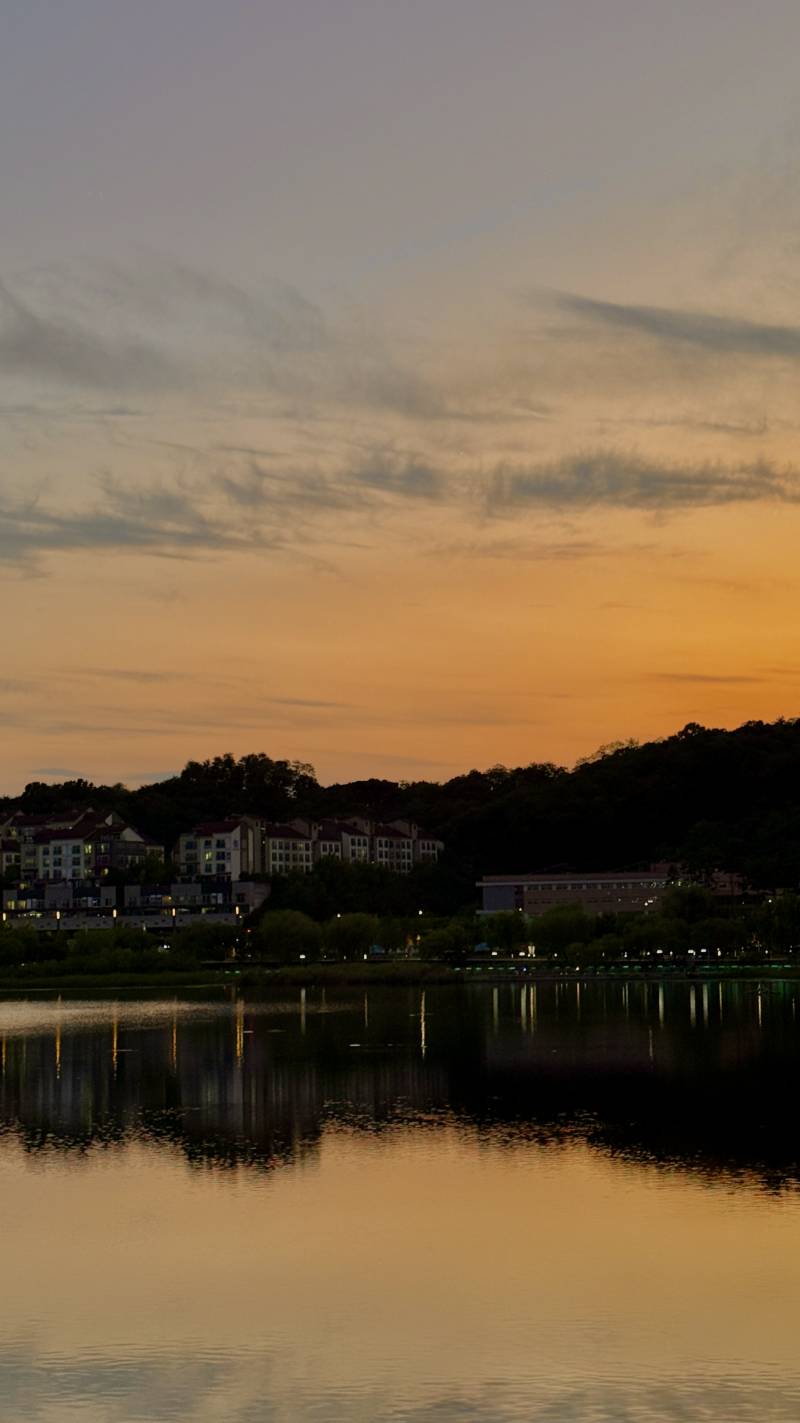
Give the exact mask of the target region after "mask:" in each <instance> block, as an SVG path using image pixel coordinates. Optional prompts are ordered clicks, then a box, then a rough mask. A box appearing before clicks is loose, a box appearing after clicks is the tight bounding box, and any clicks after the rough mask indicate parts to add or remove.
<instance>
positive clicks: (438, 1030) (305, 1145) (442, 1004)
mask: <svg viewBox="0 0 800 1423" xmlns="http://www.w3.org/2000/svg"><path fill="white" fill-rule="evenodd" d="M184 1007H185V1005H182V1009H183V1008H184ZM1 1011H2V1010H0V1015H1ZM99 1019H100V1021H94V1022H93V1023H92V1025H91V1026H89V1027H85V1028H78V1027H75V1026H72V1025H70V1020H69V1013H68V1012H67V1011H66V1005H65V1010H64V1011H63V1012H62V1009H61V1006H60V1005H58V1004H54V1005H53V1014H52V1023H51V1024H50V1023H48V1025H47V1027H46V1028H45V1027H39V1028H37V1030H36V1031H35V1032H34V1031H31V1032H29V1033H25V1032H20V1031H16V1032H13V1033H12V1032H8V1031H7V1032H6V1033H4V1034H3V1035H2V1038H1V1039H0V1067H1V1072H0V1123H1V1124H2V1130H3V1133H4V1135H5V1136H6V1137H9V1136H10V1137H12V1138H13V1139H14V1140H18V1141H21V1142H22V1143H23V1145H24V1146H25V1148H26V1149H27V1150H29V1151H31V1152H43V1151H57V1150H62V1151H71V1152H85V1151H88V1150H89V1149H90V1148H93V1147H103V1146H111V1145H113V1144H114V1143H119V1142H124V1141H128V1140H134V1139H144V1140H149V1141H152V1142H158V1143H163V1144H165V1145H168V1146H169V1147H171V1148H173V1149H176V1150H178V1151H180V1152H181V1153H183V1154H184V1156H185V1157H186V1159H187V1160H188V1161H190V1162H192V1163H194V1164H197V1165H206V1166H209V1167H218V1168H230V1167H234V1166H239V1165H247V1166H251V1167H254V1168H260V1169H262V1170H272V1169H276V1168H278V1167H281V1166H286V1165H289V1164H291V1163H293V1162H298V1161H301V1160H304V1159H308V1158H309V1157H311V1156H313V1154H314V1153H315V1152H316V1151H317V1150H318V1148H319V1143H320V1141H321V1138H322V1136H323V1134H324V1133H325V1132H326V1131H327V1130H331V1129H334V1128H337V1127H338V1128H347V1129H349V1130H355V1131H361V1132H380V1131H383V1130H386V1129H388V1128H392V1127H396V1126H397V1124H398V1123H414V1124H417V1125H421V1126H424V1127H426V1128H427V1129H431V1130H435V1129H437V1128H440V1127H441V1126H442V1125H443V1124H446V1125H448V1126H453V1125H455V1126H456V1127H458V1128H459V1129H460V1130H463V1131H469V1132H481V1133H491V1134H492V1136H493V1139H494V1140H496V1141H501V1142H503V1143H505V1144H507V1145H508V1146H509V1148H510V1149H511V1148H513V1147H514V1146H515V1145H517V1144H519V1143H520V1142H521V1141H528V1140H531V1139H534V1140H537V1141H540V1142H547V1143H549V1144H551V1145H553V1147H554V1148H555V1147H557V1146H558V1145H559V1144H563V1143H564V1142H568V1141H572V1140H574V1139H575V1137H576V1136H577V1137H579V1138H581V1139H583V1140H586V1141H588V1142H590V1143H591V1144H593V1145H594V1146H596V1147H597V1148H598V1149H601V1150H604V1151H609V1152H613V1153H623V1154H625V1155H626V1156H628V1157H631V1156H632V1157H637V1158H639V1159H642V1160H648V1161H653V1162H656V1163H666V1164H669V1165H672V1166H677V1167H680V1168H683V1169H690V1170H692V1171H699V1172H703V1173H705V1174H706V1175H708V1176H709V1177H716V1176H719V1175H720V1173H737V1172H747V1173H750V1174H753V1175H755V1176H756V1177H757V1179H758V1181H759V1182H760V1183H761V1184H762V1185H764V1186H767V1187H769V1188H772V1187H776V1188H777V1187H781V1186H784V1185H786V1184H789V1183H797V1182H800V1164H799V1163H800V1134H799V1133H798V1129H797V1127H796V1125H795V1120H794V1116H793V1112H792V1109H791V1102H792V1099H793V1095H794V1091H795V1089H796V1088H797V1087H798V1086H799V1085H800V1044H799V1040H798V1033H797V991H796V988H795V985H794V984H792V983H777V982H772V983H762V984H757V983H745V982H737V983H729V984H717V983H716V982H715V983H712V984H709V983H701V984H686V983H669V982H667V983H664V982H660V983H659V982H624V983H614V982H592V981H591V980H590V981H588V982H583V983H565V982H561V983H554V982H547V981H538V982H536V983H533V982H531V983H528V984H524V985H523V986H522V987H520V985H519V984H518V983H513V984H512V983H500V984H496V985H493V986H487V987H486V988H483V987H477V986H476V987H469V988H464V989H463V990H460V991H459V990H451V989H444V988H427V989H426V990H425V991H424V992H420V991H419V990H407V989H404V988H403V989H401V988H391V989H383V990H374V989H370V990H369V992H364V991H363V990H358V991H356V992H354V993H353V994H352V995H351V996H350V997H349V998H348V996H347V995H346V994H345V993H344V992H341V993H340V994H339V995H336V994H332V993H331V992H330V990H329V991H328V993H327V995H325V994H323V993H321V992H320V991H318V990H313V989H310V988H309V989H307V990H306V989H303V990H301V991H300V992H298V993H297V994H296V995H292V996H288V997H285V998H281V999H279V1000H278V999H275V1000H272V1001H268V1000H265V999H261V1000H260V999H258V998H243V997H238V996H235V995H234V996H233V997H232V999H231V1000H230V1001H226V1002H225V1003H222V1004H218V1005H216V1006H214V1005H205V1007H203V1005H200V1010H199V1011H197V1012H193V1011H190V1012H186V1011H183V1010H182V1011H179V1010H178V1005H176V1006H175V1007H174V1009H173V1010H170V1009H169V1005H164V1012H163V1015H162V1019H161V1020H159V1021H155V1022H154V1021H153V1020H152V1015H151V1018H150V1019H149V1020H148V1021H147V1022H146V1023H139V1024H137V1023H136V1022H135V1021H133V1022H132V1021H131V1019H130V1014H127V1015H122V1016H121V1015H120V1012H119V1011H118V1009H117V1008H115V1006H114V1005H111V1004H109V1005H107V1010H106V1009H105V1008H103V1009H102V1011H99Z"/></svg>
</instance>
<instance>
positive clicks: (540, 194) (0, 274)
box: [0, 0, 800, 790]
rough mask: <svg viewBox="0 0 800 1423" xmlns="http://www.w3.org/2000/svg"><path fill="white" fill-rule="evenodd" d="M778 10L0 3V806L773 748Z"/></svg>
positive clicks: (790, 139)
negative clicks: (733, 740) (198, 763)
mask: <svg viewBox="0 0 800 1423" xmlns="http://www.w3.org/2000/svg"><path fill="white" fill-rule="evenodd" d="M799 51H800V9H798V7H797V4H796V0H792V3H789V0H786V2H785V3H784V0H765V2H764V3H763V4H762V5H761V6H759V7H755V6H754V5H753V4H752V0H747V3H744V0H724V3H723V0H713V3H712V0H692V3H687V2H686V0H673V3H671V4H669V5H665V4H664V3H663V0H657V2H656V0H603V3H602V4H598V3H597V2H596V0H557V3H556V0H552V2H551V0H524V3H523V0H495V3H494V4H491V5H489V4H487V3H485V0H480V3H478V0H427V3H424V4H423V3H419V0H392V2H391V3H388V0H364V3H361V0H359V3H355V0H324V2H323V0H293V3H292V4H288V3H281V4H276V3H270V0H228V3H227V4H226V5H225V6H221V5H219V4H218V3H217V0H213V3H212V0H158V3H156V2H155V0H137V3H136V4H135V5H123V4H122V3H121V0H116V3H111V4H109V3H108V0H69V3H68V4H64V0H0V178H1V179H2V193H3V220H2V224H1V225H0V259H1V265H0V596H2V609H3V617H2V628H1V629H0V655H1V656H2V661H1V662H0V728H2V733H3V739H2V747H3V753H2V756H0V790H18V789H20V788H21V786H22V785H23V784H24V782H25V781H26V780H29V779H31V778H43V779H47V778H51V777H55V778H59V779H60V778H62V777H64V776H67V775H73V774H82V775H87V776H90V777H92V778H96V779H99V778H103V779H111V780H117V779H122V780H126V781H128V782H129V783H131V784H134V783H136V782H137V781H140V780H142V779H151V778H154V777H156V776H158V775H164V774H167V773H169V772H170V771H173V770H175V769H177V768H179V767H180V766H181V765H182V764H183V763H184V761H185V760H187V759H188V758H189V757H204V756H208V755H214V754H216V753H218V752H222V751H226V750H232V751H234V752H236V753H242V752H245V751H250V750H264V751H266V752H268V754H270V755H273V756H289V757H298V758H301V759H303V760H310V761H311V762H312V763H313V764H314V765H315V766H316V768H317V771H318V773H319V775H320V777H321V779H323V780H331V779H338V778H344V777H354V776H364V775H380V774H386V775H391V776H399V777H403V778H406V777H411V776H417V775H423V776H429V777H436V778H439V777H444V776H448V775H452V774H455V773H457V772H459V771H460V770H463V769H466V768H468V767H469V766H471V765H490V764H492V763H495V762H497V761H504V762H506V763H513V764H516V763H520V762H528V761H532V760H548V759H555V760H559V761H563V762H567V763H570V762H572V761H574V760H575V758H577V757H579V756H581V755H585V754H587V753H590V752H591V751H593V750H594V749H595V748H596V747H597V746H598V745H600V744H601V743H603V742H607V741H610V740H615V739H617V738H626V737H630V736H635V737H639V738H648V737H653V736H659V735H663V734H667V733H669V732H670V731H673V730H676V729H678V728H679V727H680V726H682V725H683V724H684V723H685V722H687V721H690V720H697V721H704V722H707V723H709V724H714V725H723V726H732V725H736V724H738V723H739V722H741V721H743V720H746V719H748V718H753V717H763V718H773V717H776V716H779V715H788V716H791V715H794V714H796V713H797V711H798V700H797V693H798V690H799V689H800V655H798V654H800V631H798V627H797V617H796V602H797V591H798V573H797V553H796V549H797V541H798V535H799V534H800V455H798V453H797V448H796V447H797V439H798V426H799V424H800V412H799V409H798V381H799V379H800V237H798V233H800V188H799V187H798V176H800V162H799V161H798V159H799V156H800V90H798V85H797V54H798V52H799Z"/></svg>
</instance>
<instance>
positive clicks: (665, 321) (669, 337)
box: [555, 293, 800, 360]
mask: <svg viewBox="0 0 800 1423" xmlns="http://www.w3.org/2000/svg"><path fill="white" fill-rule="evenodd" d="M555 300H556V304H557V306H558V307H559V308H560V309H561V310H562V311H564V312H567V313H569V314H570V315H573V316H578V317H582V318H585V319H586V320H587V321H591V322H594V323H597V324H598V325H601V326H604V327H607V328H611V329H616V330H623V331H631V332H637V333H638V334H640V335H643V336H649V337H652V338H653V339H654V340H657V341H663V342H679V343H681V344H683V345H688V346H699V347H702V348H703V349H704V350H707V351H711V352H713V353H714V354H715V355H717V356H724V355H746V356H779V357H783V358H789V359H791V360H797V359H798V357H800V326H780V325H771V324H768V323H765V322H761V321H748V320H745V319H743V318H741V317H735V316H718V315H715V314H713V313H712V312H708V311H682V310H680V309H676V308H671V307H662V306H631V305H626V304H624V303H621V302H613V301H596V300H594V299H593V298H591V297H585V296H580V295H576V294H572V293H562V294H559V295H558V296H557V297H556V298H555Z"/></svg>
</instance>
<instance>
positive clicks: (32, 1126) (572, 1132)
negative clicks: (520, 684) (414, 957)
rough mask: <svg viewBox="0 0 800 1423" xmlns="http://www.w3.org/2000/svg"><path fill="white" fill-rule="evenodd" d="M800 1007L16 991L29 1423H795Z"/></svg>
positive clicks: (579, 991)
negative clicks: (31, 993) (743, 1422)
mask: <svg viewBox="0 0 800 1423" xmlns="http://www.w3.org/2000/svg"><path fill="white" fill-rule="evenodd" d="M799 991H800V984H795V983H793V982H788V981H787V982H778V981H772V982H764V983H761V984H759V983H757V982H728V983H723V982H716V981H708V982H705V983H685V982H666V983H657V982H642V981H630V982H622V981H620V982H614V981H607V982H601V981H599V980H598V981H594V982H582V983H578V982H564V983H556V982H538V983H533V982H531V983H525V984H524V985H519V984H516V983H500V984H497V986H491V985H490V984H486V985H484V984H480V985H478V984H476V985H470V986H466V985H465V986H463V987H460V988H428V989H427V990H425V991H424V992H423V991H421V990H420V989H413V990H411V989H407V988H399V987H397V988H394V987H393V988H383V989H378V988H375V989H369V990H368V991H365V990H364V989H362V988H354V989H350V990H346V989H342V988H339V989H337V990H336V991H335V992H334V991H331V990H328V991H327V992H325V991H324V990H319V989H314V990H312V989H306V990H278V989H276V990H275V993H274V996H272V997H264V996H249V995H244V996H241V995H238V994H237V993H236V992H235V991H234V990H231V991H230V992H228V991H220V992H219V993H218V994H216V995H214V994H213V993H212V994H209V995H204V994H200V993H198V994H197V995H195V996H192V995H181V996H180V997H178V998H173V997H172V996H171V995H164V996H159V995H150V996H148V997H145V998H135V997H133V996H126V995H120V996H119V998H118V999H117V1000H115V1001H110V1000H109V999H108V998H87V999H81V998H78V997H77V996H74V997H72V998H69V999H68V998H64V999H63V1000H58V1001H57V1000H55V999H51V998H49V997H44V996H36V997H33V996H32V997H30V998H28V999H25V998H22V997H19V998H14V999H12V998H9V997H6V998H4V999H3V1000H2V1001H0V1129H1V1134H0V1193H1V1194H0V1202H1V1204H2V1214H1V1215H0V1220H1V1221H2V1240H3V1253H2V1260H3V1277H2V1278H3V1286H4V1287H3V1290H2V1296H1V1297H0V1332H1V1334H2V1341H1V1344H0V1417H2V1419H4V1420H5V1419H9V1420H12V1419H13V1420H15V1423H17V1420H23V1419H24V1420H26V1423H27V1420H45V1421H46V1423H65V1420H79V1421H80V1423H101V1420H102V1423H112V1420H113V1423H132V1420H145V1419H147V1420H156V1423H158V1421H159V1420H165V1423H166V1420H181V1423H185V1420H198V1423H212V1420H226V1423H245V1420H247V1423H250V1420H269V1423H289V1421H290V1420H291V1423H295V1420H297V1423H334V1420H335V1423H451V1421H452V1423H455V1420H459V1423H461V1420H465V1423H523V1420H524V1423H529V1420H532V1419H533V1420H542V1423H656V1420H658V1423H666V1420H669V1423H672V1420H676V1423H677V1420H681V1423H697V1420H706V1419H708V1420H715V1423H719V1421H720V1420H723V1423H739V1420H748V1423H750V1420H752V1423H770V1420H787V1423H788V1420H791V1423H797V1419H798V1418H800V1361H799V1355H800V1351H799V1350H798V1334H799V1333H800V1193H798V1182H799V1181H800V1126H799V1124H798V1101H799V1100H800V1097H798V1087H800V1028H799V1025H798V1020H797V998H798V992H799Z"/></svg>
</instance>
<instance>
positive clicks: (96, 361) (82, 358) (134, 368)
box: [0, 284, 176, 391]
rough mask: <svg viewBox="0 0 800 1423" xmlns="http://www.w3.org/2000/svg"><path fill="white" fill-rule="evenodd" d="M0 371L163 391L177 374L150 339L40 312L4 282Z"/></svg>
mask: <svg viewBox="0 0 800 1423" xmlns="http://www.w3.org/2000/svg"><path fill="white" fill-rule="evenodd" d="M0 371H2V373H3V374H5V375H22V376H34V377H39V378H41V379H44V380H55V381H56V382H57V383H58V384H60V385H67V386H87V387H93V388H94V389H97V390H139V391H142V390H157V389H159V388H161V387H162V386H163V385H164V383H165V382H169V383H170V384H171V383H172V382H173V381H174V379H175V376H176V367H175V366H174V364H173V362H172V361H171V359H170V358H169V357H168V356H167V354H166V353H165V352H164V351H163V350H160V349H159V348H158V346H157V345H154V344H152V343H150V342H148V341H145V340H141V339H136V338H133V337H118V338H116V339H114V338H112V337H109V336H104V335H101V334H100V333H99V332H98V331H96V330H95V331H93V330H91V329H88V328H86V327H85V326H83V325H81V324H80V323H79V322H76V321H75V320H73V319H71V318H70V317H68V316H66V315H63V314H62V315H53V314H48V315H40V314H38V313H37V312H36V311H34V310H33V308H32V307H30V306H29V305H27V304H26V303H25V302H24V301H23V300H22V299H21V298H20V297H18V296H15V295H14V294H13V293H12V292H10V291H9V289H8V287H7V286H4V285H2V284H0Z"/></svg>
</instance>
